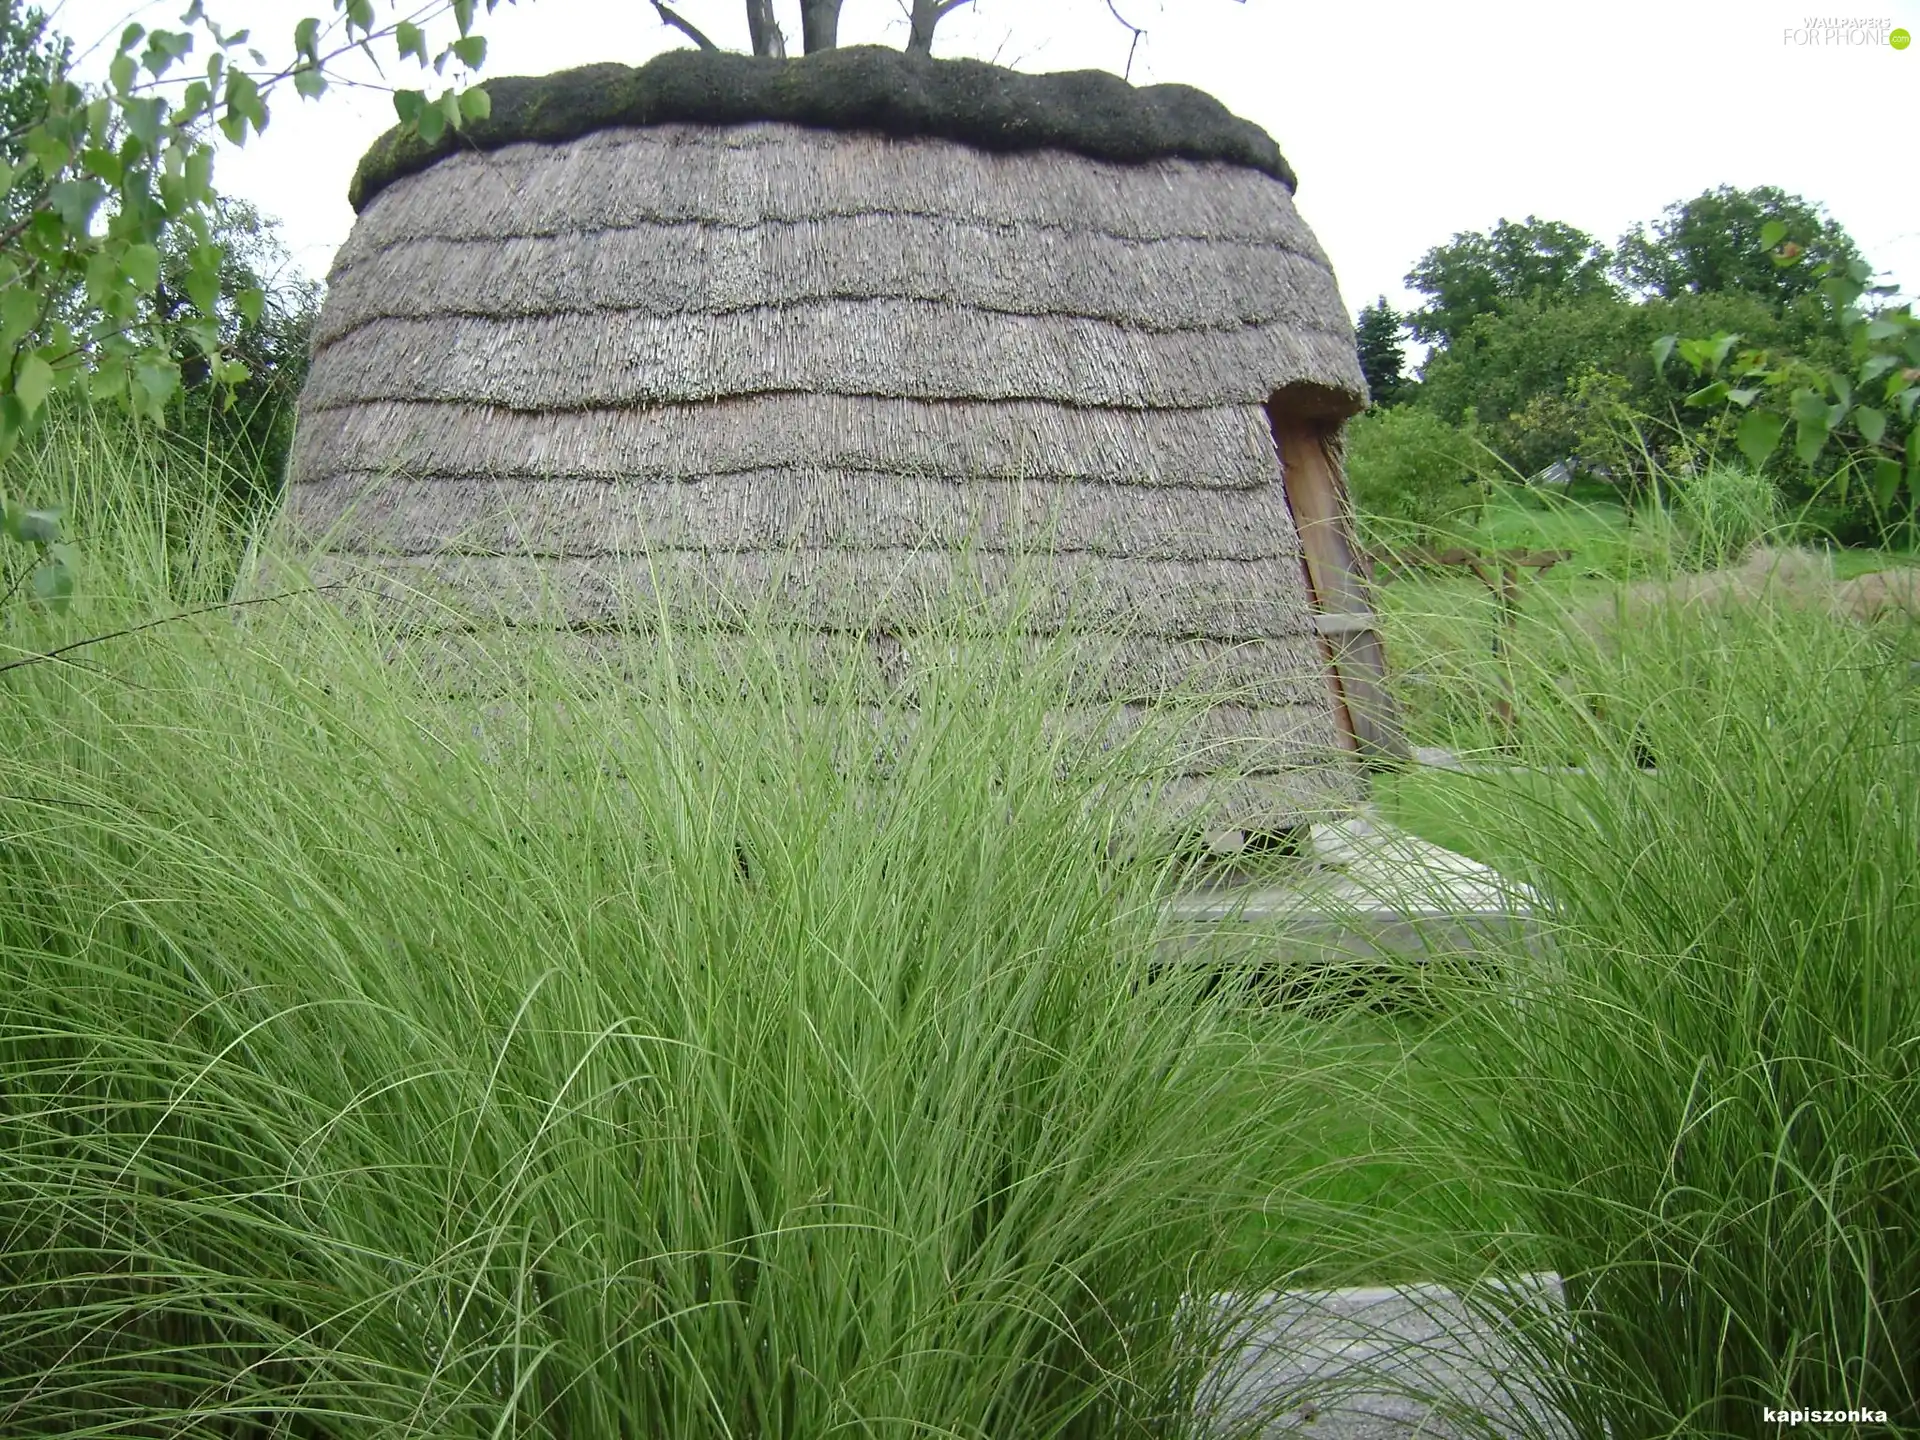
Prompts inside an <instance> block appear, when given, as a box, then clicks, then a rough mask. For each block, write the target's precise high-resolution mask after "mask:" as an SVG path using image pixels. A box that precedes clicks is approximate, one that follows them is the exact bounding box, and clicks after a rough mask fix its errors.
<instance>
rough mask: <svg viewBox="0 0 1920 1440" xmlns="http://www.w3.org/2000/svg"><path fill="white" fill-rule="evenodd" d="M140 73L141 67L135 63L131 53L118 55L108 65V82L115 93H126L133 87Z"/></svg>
mask: <svg viewBox="0 0 1920 1440" xmlns="http://www.w3.org/2000/svg"><path fill="white" fill-rule="evenodd" d="M139 74H140V67H139V66H138V65H137V64H135V63H134V59H133V57H132V56H131V55H116V56H114V57H113V63H112V64H110V65H108V66H107V83H108V84H109V85H111V86H113V93H114V94H116V95H125V94H126V93H127V92H128V91H129V90H131V89H133V82H134V80H135V78H137V77H138V75H139Z"/></svg>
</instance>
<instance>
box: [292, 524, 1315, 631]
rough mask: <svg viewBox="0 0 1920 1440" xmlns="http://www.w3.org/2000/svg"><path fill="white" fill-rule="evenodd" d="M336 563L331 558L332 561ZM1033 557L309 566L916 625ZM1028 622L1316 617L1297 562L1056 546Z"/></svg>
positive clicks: (1016, 575)
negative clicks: (1105, 552)
mask: <svg viewBox="0 0 1920 1440" xmlns="http://www.w3.org/2000/svg"><path fill="white" fill-rule="evenodd" d="M334 566H338V567H339V568H338V569H335V568H333V567H334ZM1034 572H1035V566H1034V565H1033V564H1032V563H1031V562H1029V561H1024V560H1022V559H1017V558H1010V557H1008V556H1005V555H999V554H993V553H991V552H987V553H982V554H978V555H971V556H959V555H955V554H954V553H952V552H950V551H928V550H921V549H917V548H913V547H911V546H906V545H902V546H898V547H895V548H893V549H889V550H799V551H792V552H788V553H780V552H770V551H760V550H746V551H706V550H663V549H656V550H654V551H653V552H652V553H650V554H647V555H645V556H639V557H634V556H628V555H620V556H610V557H579V556H568V557H566V558H563V559H540V558H529V557H525V556H518V555H464V554H452V555H445V554H443V555H432V556H402V557H382V556H372V557H350V556H347V555H336V556H334V557H330V561H329V562H328V563H322V564H320V565H317V566H316V567H315V572H314V573H315V574H316V576H318V575H321V574H325V575H326V576H327V578H328V579H339V578H343V577H346V576H352V577H354V578H355V579H356V581H359V582H364V583H367V584H371V585H374V586H375V587H376V588H378V589H379V591H380V593H382V594H385V595H387V596H389V597H391V600H392V602H393V603H394V604H396V605H401V604H406V603H410V601H409V597H410V596H414V595H426V596H431V597H432V598H433V600H434V602H435V603H436V604H437V605H439V606H441V607H446V608H451V609H453V610H456V611H457V612H459V613H461V614H464V615H469V616H472V617H475V618H477V619H480V620H482V621H500V620H511V619H513V618H515V617H517V616H526V615H540V614H552V613H555V611H556V608H557V610H558V612H559V613H561V614H564V615H565V616H566V617H567V619H568V621H569V623H572V624H576V625H589V626H606V625H616V624H622V623H627V621H628V617H630V616H632V615H633V614H634V613H635V612H636V610H637V612H638V614H639V616H640V617H641V618H642V619H645V618H646V617H648V616H651V615H654V614H656V613H660V612H661V611H662V610H664V611H665V612H666V613H668V614H671V615H673V616H674V617H676V618H677V619H679V620H680V621H682V622H683V623H697V622H699V621H701V620H703V619H706V618H710V617H712V616H713V615H715V614H716V613H718V614H720V615H723V616H724V615H726V614H730V613H751V612H753V611H754V610H755V609H756V608H758V607H764V606H769V605H771V606H773V607H775V609H776V613H778V614H779V615H781V616H782V617H784V618H786V619H787V620H789V621H790V622H791V623H794V624H798V625H806V626H811V627H814V628H817V629H823V630H849V629H851V630H867V629H871V628H875V627H879V628H883V629H888V630H894V631H899V632H903V633H909V632H912V631H914V630H916V629H918V628H920V627H921V626H923V625H925V624H926V623H927V619H928V617H929V616H930V615H933V614H937V613H938V612H939V609H940V607H941V606H942V605H944V604H947V603H950V602H951V601H952V600H953V599H954V598H955V597H956V596H969V595H973V594H975V593H978V594H980V595H981V596H982V597H983V599H987V598H990V597H993V596H998V595H1005V594H1011V593H1013V592H1014V588H1015V586H1016V585H1017V584H1018V583H1019V582H1020V581H1021V580H1022V579H1027V580H1031V577H1032V576H1033V574H1034ZM1045 574H1046V578H1047V580H1048V582H1049V584H1048V586H1047V588H1046V589H1045V590H1044V591H1042V593H1040V594H1039V595H1037V596H1035V597H1033V598H1032V599H1031V602H1030V603H1031V608H1030V609H1028V610H1027V611H1025V612H1024V614H1025V619H1026V623H1027V624H1028V625H1029V626H1031V627H1032V628H1033V629H1035V630H1037V631H1041V632H1051V631H1058V630H1063V629H1066V628H1068V627H1069V626H1070V625H1079V626H1087V627H1092V628H1095V629H1116V628H1120V627H1125V628H1128V629H1131V630H1134V631H1137V632H1138V633H1140V634H1143V635H1166V636H1202V637H1208V638H1213V639H1220V640H1245V639H1256V638H1281V637H1292V636H1304V635H1306V634H1307V633H1308V632H1309V629H1310V621H1309V616H1308V609H1307V604H1306V600H1305V597H1304V595H1303V594H1302V587H1301V586H1300V583H1299V574H1300V565H1299V562H1298V560H1296V559H1294V558H1292V557H1278V558H1274V559H1268V560H1221V559H1210V560H1204V561H1180V560H1142V559H1138V558H1136V557H1133V556H1127V557H1115V556H1095V555H1087V554H1081V555H1078V556H1061V557H1057V558H1056V559H1055V560H1054V561H1053V562H1052V563H1051V564H1050V565H1049V566H1048V567H1047V570H1046V572H1045Z"/></svg>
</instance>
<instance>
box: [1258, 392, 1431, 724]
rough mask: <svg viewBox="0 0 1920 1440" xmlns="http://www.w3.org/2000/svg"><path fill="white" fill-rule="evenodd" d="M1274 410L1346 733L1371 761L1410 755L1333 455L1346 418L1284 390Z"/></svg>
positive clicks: (1318, 627) (1317, 622)
mask: <svg viewBox="0 0 1920 1440" xmlns="http://www.w3.org/2000/svg"><path fill="white" fill-rule="evenodd" d="M1267 417H1268V420H1269V422H1270V423H1271V424H1272V427H1273V438H1274V444H1275V445H1276V447H1277V448H1278V449H1279V452H1280V468H1281V478H1282V481H1283V483H1284V485H1285V487H1286V496H1287V505H1288V508H1289V509H1290V510H1292V512H1293V523H1294V528H1295V529H1296V530H1297V531H1299V534H1300V548H1301V561H1302V567H1303V569H1304V570H1305V572H1306V581H1307V589H1308V591H1309V593H1310V594H1311V596H1312V598H1313V608H1314V630H1315V632H1316V633H1317V634H1318V635H1319V636H1320V643H1321V647H1322V653H1323V654H1324V656H1325V658H1326V662H1327V673H1328V682H1329V685H1330V687H1331V689H1332V692H1333V702H1334V713H1335V715H1336V716H1337V717H1338V718H1339V719H1340V722H1341V731H1342V740H1343V741H1344V743H1345V744H1346V745H1347V747H1348V748H1349V749H1352V750H1356V751H1358V752H1359V754H1360V755H1361V756H1363V757H1365V758H1367V759H1369V760H1374V761H1387V762H1397V761H1404V760H1406V759H1407V758H1408V755H1409V751H1408V749H1407V742H1406V737H1405V736H1404V734H1403V733H1402V731H1401V727H1400V716H1399V710H1398V707H1397V706H1395V704H1394V702H1393V697H1392V695H1391V694H1390V693H1389V691H1388V690H1387V684H1386V676H1387V662H1386V650H1385V648H1384V647H1383V646H1382V645H1381V643H1380V633H1379V629H1378V622H1377V620H1376V619H1375V616H1374V613H1373V606H1372V604H1371V602H1370V599H1369V596H1368V590H1367V579H1366V574H1365V572H1364V571H1363V570H1362V569H1361V559H1360V550H1359V546H1358V545H1357V544H1356V543H1355V535H1354V525H1353V517H1352V514H1351V512H1350V509H1349V506H1348V504H1347V499H1346V487H1345V485H1344V484H1343V483H1342V481H1341V478H1340V470H1339V465H1338V463H1337V462H1336V460H1335V459H1334V450H1333V448H1332V447H1333V440H1334V436H1335V435H1336V433H1337V432H1338V429H1339V420H1338V419H1337V418H1328V417H1327V416H1325V415H1320V414H1315V413H1313V411H1312V410H1301V409H1297V408H1294V407H1292V406H1290V405H1289V404H1288V398H1287V396H1286V395H1285V393H1284V392H1283V393H1282V394H1280V395H1276V396H1275V397H1274V398H1273V400H1272V402H1271V403H1270V404H1269V405H1268V407H1267Z"/></svg>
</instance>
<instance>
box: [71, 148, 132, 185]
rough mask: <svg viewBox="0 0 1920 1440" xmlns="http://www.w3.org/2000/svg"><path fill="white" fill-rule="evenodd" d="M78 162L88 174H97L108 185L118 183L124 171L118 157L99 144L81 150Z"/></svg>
mask: <svg viewBox="0 0 1920 1440" xmlns="http://www.w3.org/2000/svg"><path fill="white" fill-rule="evenodd" d="M80 164H81V166H82V168H84V169H85V170H86V172H87V173H88V174H89V175H97V176H99V177H100V179H102V180H104V181H105V182H106V183H107V184H109V185H118V184H119V183H120V180H121V177H122V176H123V175H124V174H125V173H126V172H125V171H124V169H123V168H122V167H121V164H120V157H119V156H118V155H115V154H114V153H113V151H111V150H108V149H105V148H104V147H101V146H93V147H90V148H88V149H86V150H82V151H81V152H80Z"/></svg>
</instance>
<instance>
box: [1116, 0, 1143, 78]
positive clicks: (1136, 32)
mask: <svg viewBox="0 0 1920 1440" xmlns="http://www.w3.org/2000/svg"><path fill="white" fill-rule="evenodd" d="M1107 13H1108V14H1109V15H1111V16H1113V18H1114V19H1116V20H1118V21H1119V22H1120V24H1121V25H1122V26H1123V27H1124V28H1126V29H1128V30H1131V31H1132V32H1133V43H1132V44H1130V45H1128V46H1127V68H1126V71H1125V77H1124V78H1126V79H1128V80H1131V79H1133V56H1134V52H1135V51H1137V50H1138V49H1139V48H1140V41H1141V39H1142V38H1143V37H1144V36H1145V35H1146V33H1147V32H1146V29H1145V28H1144V27H1143V26H1139V25H1135V24H1133V23H1131V22H1130V21H1129V20H1128V19H1127V17H1126V16H1124V15H1122V14H1121V13H1120V7H1119V6H1118V5H1116V4H1115V3H1114V0H1107Z"/></svg>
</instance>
